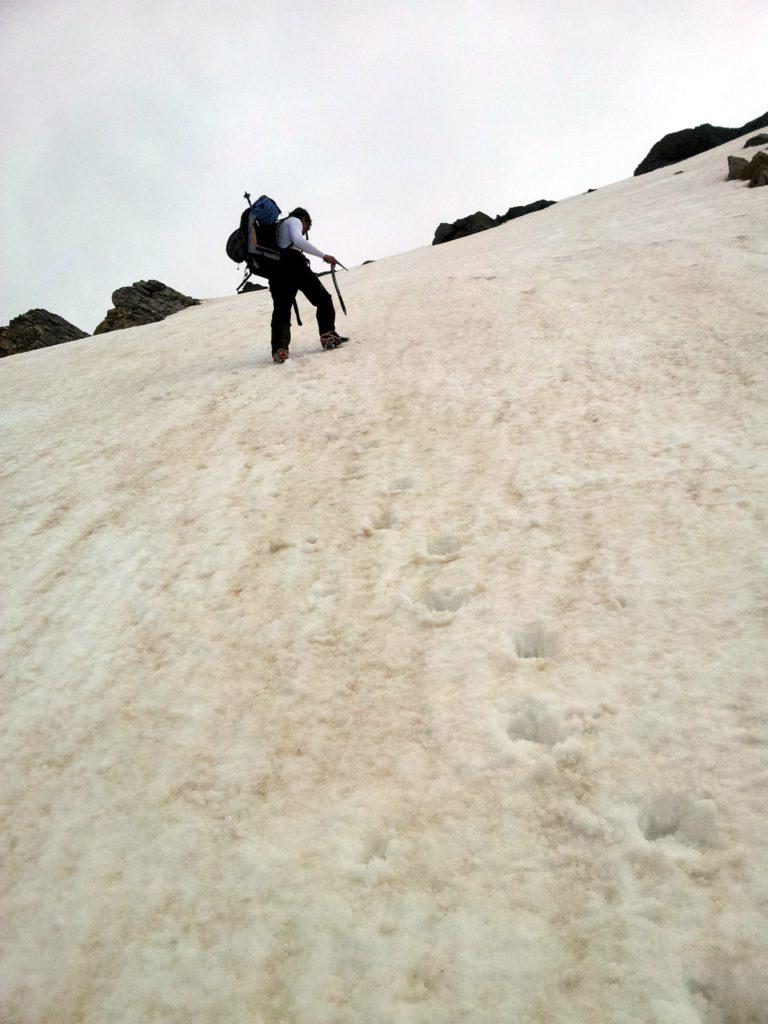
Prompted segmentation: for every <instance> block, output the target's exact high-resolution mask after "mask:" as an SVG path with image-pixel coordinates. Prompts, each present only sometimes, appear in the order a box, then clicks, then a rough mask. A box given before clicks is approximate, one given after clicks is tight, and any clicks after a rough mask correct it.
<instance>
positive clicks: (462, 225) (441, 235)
mask: <svg viewBox="0 0 768 1024" xmlns="http://www.w3.org/2000/svg"><path fill="white" fill-rule="evenodd" d="M554 205H555V204H554V200H552V199H537V200H536V202H535V203H528V205H527V206H510V208H509V209H508V210H507V212H506V213H502V214H500V215H499V216H498V217H489V216H488V214H487V213H483V212H482V211H481V210H478V211H477V213H472V214H470V215H469V216H468V217H460V218H459V220H455V221H454V222H453V223H452V224H446V223H443V224H439V225H438V227H437V230H436V231H435V237H434V238H433V239H432V245H442V244H443V242H453V241H454V240H455V239H457V238H466V237H467V235H474V234H476V233H477V232H478V231H487V230H488V228H495V227H498V226H499V224H505V223H506V222H507V221H508V220H515V218H517V217H524V216H525V215H526V214H527V213H536V211H538V210H545V209H546V208H547V207H548V206H554Z"/></svg>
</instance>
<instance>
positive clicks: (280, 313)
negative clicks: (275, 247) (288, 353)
mask: <svg viewBox="0 0 768 1024" xmlns="http://www.w3.org/2000/svg"><path fill="white" fill-rule="evenodd" d="M291 278H292V275H291V274H290V273H286V272H284V271H283V270H282V268H281V269H280V270H279V271H278V272H277V273H275V274H274V275H273V276H272V277H271V278H270V280H269V291H270V294H271V296H272V355H274V354H275V352H277V350H278V349H280V348H284V349H287V348H288V347H289V346H290V344H291V309H292V306H293V300H294V298H295V297H296V285H295V283H294V282H293V281H292V279H291Z"/></svg>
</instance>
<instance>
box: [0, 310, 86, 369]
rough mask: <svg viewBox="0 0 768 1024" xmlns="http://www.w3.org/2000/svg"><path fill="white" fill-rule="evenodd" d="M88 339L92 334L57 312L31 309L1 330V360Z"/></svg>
mask: <svg viewBox="0 0 768 1024" xmlns="http://www.w3.org/2000/svg"><path fill="white" fill-rule="evenodd" d="M88 337H90V335H89V334H86V333H85V331H81V330H80V328H79V327H75V325H74V324H71V323H70V322H69V321H68V320H65V319H64V317H61V316H58V315H57V314H56V313H49V312H48V310H47V309H30V310H28V311H27V312H26V313H22V314H21V315H20V316H15V317H14V318H13V320H11V322H10V323H9V324H8V326H7V327H0V358H1V357H3V356H12V355H16V354H17V353H19V352H31V351H32V350H33V349H36V348H49V347H50V346H51V345H63V344H64V343H65V342H67V341H77V340H78V339H79V338H88Z"/></svg>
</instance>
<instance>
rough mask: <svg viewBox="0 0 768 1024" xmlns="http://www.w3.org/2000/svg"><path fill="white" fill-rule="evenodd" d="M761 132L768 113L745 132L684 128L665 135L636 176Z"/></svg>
mask: <svg viewBox="0 0 768 1024" xmlns="http://www.w3.org/2000/svg"><path fill="white" fill-rule="evenodd" d="M758 128H768V112H766V113H765V114H763V115H762V116H761V117H757V118H755V120H754V121H748V122H747V123H746V124H745V125H742V127H741V128H718V127H716V126H715V125H712V124H700V125H698V126H697V127H696V128H684V129H683V130H682V131H679V132H671V133H670V134H669V135H665V136H664V138H663V139H660V140H659V141H658V142H657V143H655V144H654V145H653V146H651V149H650V152H649V153H648V155H647V156H646V157H645V159H644V160H642V161H641V162H640V163H639V164H638V165H637V167H636V168H635V175H638V174H647V173H648V172H649V171H656V170H658V169H659V167H668V166H669V165H670V164H677V163H679V162H680V161H681V160H687V159H688V158H689V157H691V156H696V155H697V154H698V153H704V152H706V151H707V150H708V149H714V148H715V146H722V144H723V143H724V142H730V141H731V140H732V139H738V137H739V136H740V135H746V133H747V132H753V131H755V130H756V129H758Z"/></svg>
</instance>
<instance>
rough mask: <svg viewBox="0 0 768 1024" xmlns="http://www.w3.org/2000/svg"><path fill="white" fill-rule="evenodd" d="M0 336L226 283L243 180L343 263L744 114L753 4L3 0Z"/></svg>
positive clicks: (757, 41)
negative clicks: (296, 210) (168, 292)
mask: <svg viewBox="0 0 768 1024" xmlns="http://www.w3.org/2000/svg"><path fill="white" fill-rule="evenodd" d="M0 18H1V22H2V23H1V24H0V76H2V77H1V79H0V95H1V96H2V99H1V100H0V104H1V115H0V116H1V118H2V120H1V122H0V133H1V134H0V138H1V139H2V180H1V181H0V203H1V204H2V206H1V207H0V213H1V216H2V280H1V289H2V290H1V291H0V323H2V324H5V323H7V322H8V320H9V319H10V318H11V317H13V316H16V315H17V314H19V313H22V312H24V311H26V310H27V309H29V308H32V307H43V308H45V309H49V310H51V311H52V312H54V313H58V314H60V315H61V316H64V317H65V318H66V319H67V320H70V321H72V322H73V323H74V324H76V325H77V326H78V327H81V328H82V329H83V330H86V331H92V330H93V328H94V327H95V325H96V324H97V323H98V322H99V320H101V319H102V317H103V316H104V314H105V313H106V310H107V308H108V307H109V306H110V305H111V293H112V291H113V290H114V289H115V288H117V287H119V286H121V285H125V284H130V283H131V282H132V281H136V280H139V279H141V278H150V277H153V278H158V279H160V280H161V281H164V282H165V283H166V284H169V285H171V286H172V287H174V288H178V289H179V290H181V291H183V292H186V293H188V294H190V295H193V296H196V297H199V298H207V297H211V296H217V295H225V294H229V293H231V292H233V291H234V288H235V286H236V284H237V283H238V281H239V276H238V271H237V268H236V267H235V265H234V264H232V263H230V261H229V260H228V259H227V257H226V255H225V253H224V244H225V242H226V238H227V236H228V235H229V233H230V232H231V231H232V230H233V229H234V227H235V226H236V224H237V221H238V218H239V214H240V211H241V209H242V206H243V202H242V198H241V197H242V194H243V191H244V190H245V189H247V190H248V191H250V192H251V193H252V195H253V197H254V198H256V196H258V195H260V194H261V193H263V192H264V193H267V194H268V195H271V196H273V197H274V198H275V199H276V200H277V201H278V203H279V204H280V206H281V207H282V209H283V210H284V211H285V212H287V211H288V210H289V209H291V208H292V207H293V206H295V205H303V206H306V207H307V208H308V209H309V210H310V212H311V214H312V216H313V219H314V227H313V230H312V233H311V241H312V242H313V243H314V244H315V245H317V246H318V247H319V248H321V249H323V250H324V251H325V252H331V253H333V254H334V255H335V256H337V257H338V258H339V259H341V260H342V261H343V262H345V263H346V264H347V265H353V264H357V263H361V262H362V261H363V260H365V259H377V258H381V257H383V256H387V255H391V254H393V253H397V252H402V251H405V250H408V249H414V248H417V247H420V246H423V245H429V244H430V243H431V241H432V237H433V234H434V230H435V228H436V226H437V224H438V223H439V222H440V221H445V220H448V221H450V220H455V219H456V218H457V217H461V216H465V215H466V214H468V213H472V212H474V211H475V210H478V209H480V210H484V211H485V212H486V213H489V214H491V215H495V214H497V213H502V212H504V211H506V210H507V208H508V207H509V206H515V205H519V204H522V203H528V202H532V201H533V200H535V199H541V198H545V199H562V198H564V197H566V196H568V195H573V194H574V193H579V192H584V191H586V189H587V188H597V187H599V186H601V185H605V184H608V183H610V182H612V181H616V180H619V179H621V178H625V177H628V176H630V175H631V174H632V171H633V170H634V168H635V166H636V165H637V164H638V163H639V162H640V160H641V159H642V158H643V157H644V156H645V155H646V153H647V151H648V149H649V148H650V146H651V145H652V144H653V143H654V142H655V141H656V140H657V139H659V138H660V137H661V136H662V135H664V134H666V133H667V132H669V131H674V130H677V129H680V128H685V127H690V126H693V125H696V124H700V123H702V122H704V121H710V122H712V123H714V124H721V125H726V126H729V127H733V126H737V125H740V124H743V123H744V122H745V121H748V120H751V119H753V118H755V117H757V116H758V115H760V114H762V113H763V112H764V110H765V109H766V106H768V102H767V97H768V93H767V92H766V87H765V66H766V40H768V4H767V3H766V0H727V2H726V0H723V2H719V0H717V2H715V0H637V2H635V0H591V3H589V4H584V3H582V2H581V0H579V2H577V0H536V2H534V0H530V2H520V3H516V2H512V0H506V2H502V0H442V2H432V0H421V2H419V0H412V2H410V3H400V2H389V3H382V2H381V0H357V2H341V0H332V2H327V3H323V2H307V0H241V2H238V3H234V2H230V0H211V2H208V0H196V2H195V0H183V2H182V0H151V2H145V0H133V2H118V0H98V2H95V0H87V2H84V0H67V2H52V0H0Z"/></svg>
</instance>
